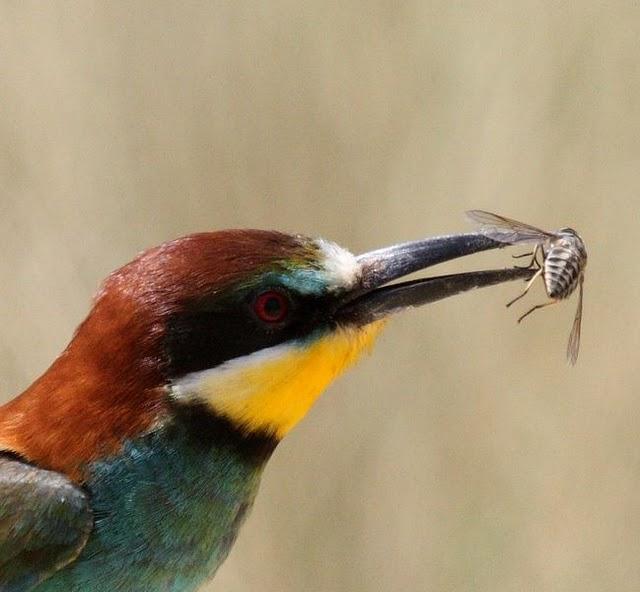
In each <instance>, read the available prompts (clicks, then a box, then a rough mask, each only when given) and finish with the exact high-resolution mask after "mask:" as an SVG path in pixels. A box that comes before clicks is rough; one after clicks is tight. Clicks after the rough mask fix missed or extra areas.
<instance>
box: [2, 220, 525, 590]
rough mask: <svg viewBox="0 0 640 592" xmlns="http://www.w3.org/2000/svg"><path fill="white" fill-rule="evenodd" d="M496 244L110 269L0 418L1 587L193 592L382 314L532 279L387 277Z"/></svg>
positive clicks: (210, 252)
mask: <svg viewBox="0 0 640 592" xmlns="http://www.w3.org/2000/svg"><path fill="white" fill-rule="evenodd" d="M499 246H501V245H500V244H499V243H496V242H493V241H492V240H490V239H488V238H485V237H484V236H482V235H481V234H463V235H452V236H445V237H440V238H432V239H425V240H422V241H416V242H412V243H406V244H402V245H397V246H393V247H389V248H386V249H380V250H378V251H374V252H371V253H367V254H364V255H361V256H359V257H356V256H354V255H352V254H351V253H350V252H348V251H346V250H345V249H343V248H341V247H339V246H337V245H335V244H333V243H330V242H327V241H324V240H316V239H310V238H306V237H303V236H293V235H287V234H282V233H279V232H268V231H259V230H239V231H223V232H212V233H203V234H195V235H191V236H187V237H185V238H181V239H178V240H174V241H171V242H167V243H165V244H163V245H161V246H159V247H156V248H153V249H150V250H148V251H146V252H144V253H142V254H141V255H139V256H138V257H137V258H136V259H134V260H133V261H132V262H131V263H129V264H127V265H125V266H124V267H122V268H121V269H119V270H117V271H115V272H114V273H113V274H111V275H110V276H109V277H108V278H107V279H106V281H105V282H104V283H103V285H102V288H101V289H100V291H99V292H98V294H97V296H96V298H95V300H94V303H93V307H92V309H91V311H90V312H89V315H88V316H87V318H86V319H85V321H84V322H83V323H82V324H81V325H80V327H79V328H78V329H77V331H76V333H75V335H74V336H73V338H72V340H71V342H70V344H69V345H68V346H67V348H66V349H65V350H64V352H63V353H62V355H61V356H60V357H59V358H58V359H57V360H56V361H55V362H54V363H53V364H52V366H51V367H50V368H49V369H48V370H47V371H46V372H45V373H44V374H43V375H42V376H41V377H40V378H39V379H38V380H36V381H35V382H34V383H33V384H32V385H31V386H30V387H29V388H28V389H27V390H26V391H25V392H24V393H22V394H21V395H20V396H18V397H17V398H15V399H14V400H12V401H10V402H9V403H7V404H6V405H4V406H3V407H1V408H0V451H1V452H0V590H2V591H4V592H24V591H37V592H143V591H153V592H155V591H174V592H183V591H187V590H195V589H196V588H197V587H198V586H199V585H200V584H202V582H204V581H205V580H206V579H208V578H210V577H211V576H212V575H213V574H214V573H215V571H216V569H217V568H218V566H219V565H220V564H221V562H222V561H223V560H224V559H225V557H226V556H227V554H228V552H229V549H230V548H231V546H232V544H233V542H234V540H235V538H236V535H237V533H238V529H239V528H240V525H241V524H242V522H243V521H244V519H245V517H246V515H247V512H248V510H249V509H250V508H251V505H252V503H253V500H254V497H255V495H256V491H257V489H258V483H259V481H260V476H261V473H262V470H263V467H264V465H265V463H266V461H267V460H268V459H269V457H270V455H271V453H272V452H273V450H274V448H275V447H276V445H277V444H278V442H279V441H280V440H281V439H282V438H283V437H284V436H285V435H286V434H287V432H289V430H291V428H293V426H295V425H296V424H297V423H298V422H299V421H300V419H301V418H302V417H303V416H304V415H305V414H306V413H307V411H308V410H309V408H310V407H311V406H312V404H313V403H314V401H315V400H316V399H317V397H318V396H319V395H320V393H321V392H322V391H323V389H324V388H325V387H326V386H327V385H328V384H329V383H330V382H331V381H332V380H333V379H334V378H336V376H338V375H339V374H340V373H341V372H342V371H343V370H344V369H345V368H347V367H348V366H349V365H351V364H352V363H353V362H354V361H355V360H356V359H357V357H358V356H359V354H360V353H361V352H362V351H363V350H366V349H368V348H369V347H370V346H371V344H372V343H373V341H374V339H375V337H376V335H377V334H378V333H379V331H380V329H381V328H382V326H383V323H384V321H385V319H386V318H387V317H388V316H389V315H390V314H392V313H395V312H397V311H399V310H401V309H404V308H407V307H411V306H417V305H420V304H424V303H427V302H432V301H434V300H438V299H440V298H445V297H447V296H450V295H453V294H456V293H459V292H462V291H465V290H469V289H471V288H476V287H481V286H488V285H492V284H497V283H499V282H503V281H508V280H513V279H518V278H527V277H530V275H531V273H532V272H531V270H520V269H508V270H495V271H482V272H475V273H465V274H458V275H450V276H442V277H435V278H425V279H419V280H413V281H405V282H403V283H396V284H391V285H389V282H391V281H393V280H396V279H398V278H400V277H402V276H405V275H407V274H409V273H412V272H414V271H417V270H420V269H423V268H426V267H428V266H431V265H434V264H436V263H440V262H443V261H446V260H449V259H453V258H455V257H460V256H463V255H468V254H471V253H474V252H477V251H482V250H486V249H491V248H496V247H499Z"/></svg>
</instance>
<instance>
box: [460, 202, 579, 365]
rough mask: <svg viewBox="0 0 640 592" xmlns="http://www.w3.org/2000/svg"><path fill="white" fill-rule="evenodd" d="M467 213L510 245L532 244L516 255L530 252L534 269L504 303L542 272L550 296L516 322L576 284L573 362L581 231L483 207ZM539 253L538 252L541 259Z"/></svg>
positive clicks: (575, 341) (575, 342)
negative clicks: (544, 225) (535, 222)
mask: <svg viewBox="0 0 640 592" xmlns="http://www.w3.org/2000/svg"><path fill="white" fill-rule="evenodd" d="M467 216H468V217H469V218H470V219H471V220H472V221H473V222H475V223H477V224H478V225H479V226H480V232H482V234H484V235H485V236H487V237H489V238H491V239H493V240H495V241H498V242H500V243H507V244H510V245H515V244H521V243H522V244H525V243H530V244H533V245H535V246H534V247H533V251H532V252H531V253H525V254H524V255H515V257H516V258H518V257H528V256H531V262H530V263H529V265H527V266H525V267H534V268H536V269H537V271H536V273H535V274H534V275H533V277H532V278H531V279H530V280H529V283H528V284H527V286H526V288H525V289H524V291H523V292H522V294H520V295H519V296H516V297H515V298H514V299H513V300H511V301H510V302H508V303H507V306H511V305H512V304H513V303H514V302H517V301H518V300H520V298H522V297H523V296H524V295H525V294H526V293H527V292H528V291H529V289H530V288H531V286H532V285H533V283H534V282H535V281H536V279H537V278H538V277H539V276H542V279H543V280H544V287H545V290H546V292H547V296H548V297H549V298H550V299H551V300H550V302H545V303H543V304H537V305H536V306H534V307H533V308H531V309H530V310H528V311H527V312H525V313H524V314H523V315H522V316H521V317H520V318H519V319H518V322H521V321H522V320H523V319H524V318H525V317H527V316H529V315H530V314H531V313H532V312H533V311H534V310H538V309H540V308H544V307H545V306H549V305H551V304H556V303H557V302H560V301H561V300H564V299H566V298H568V297H569V296H571V294H573V292H574V291H575V289H576V288H579V293H578V306H577V309H576V314H575V317H574V319H573V325H572V327H571V333H570V334H569V343H568V344H567V361H568V362H569V363H570V364H571V365H573V364H575V363H576V360H577V359H578V351H579V349H580V327H581V324H582V293H583V283H584V271H585V267H586V265H587V250H586V248H585V246H584V242H583V240H582V238H580V235H579V234H578V233H577V232H576V231H575V230H573V229H572V228H561V229H560V230H556V231H555V232H548V231H546V230H541V229H540V228H536V227H535V226H530V225H529V224H524V223H523V222H517V221H516V220H511V219H510V218H505V217H504V216H499V215H498V214H492V213H491V212H485V211H483V210H470V211H468V212H467ZM538 256H540V260H539V259H538Z"/></svg>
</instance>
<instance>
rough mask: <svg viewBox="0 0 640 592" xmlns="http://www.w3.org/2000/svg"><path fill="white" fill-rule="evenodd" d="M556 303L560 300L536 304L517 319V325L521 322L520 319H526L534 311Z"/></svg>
mask: <svg viewBox="0 0 640 592" xmlns="http://www.w3.org/2000/svg"><path fill="white" fill-rule="evenodd" d="M558 302H560V300H551V301H549V302H545V303H544V304H536V305H535V306H534V307H533V308H532V309H530V310H528V311H527V312H525V313H524V314H523V315H522V316H521V317H520V318H519V319H518V323H520V322H522V319H524V318H525V317H528V316H529V315H530V314H531V313H532V312H533V311H534V310H538V309H540V308H544V307H545V306H551V305H552V304H558Z"/></svg>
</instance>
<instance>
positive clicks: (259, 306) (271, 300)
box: [253, 290, 289, 324]
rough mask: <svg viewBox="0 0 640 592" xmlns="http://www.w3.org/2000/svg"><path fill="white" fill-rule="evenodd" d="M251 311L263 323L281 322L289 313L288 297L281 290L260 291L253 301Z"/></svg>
mask: <svg viewBox="0 0 640 592" xmlns="http://www.w3.org/2000/svg"><path fill="white" fill-rule="evenodd" d="M253 311H254V312H255V313H256V316H257V317H258V318H259V319H260V320H261V321H263V322H264V323H269V324H276V323H282V321H284V320H285V319H286V318H287V316H288V314H289V299H288V298H287V296H286V295H285V294H283V293H282V292H278V291H276V290H267V291H265V292H261V293H260V294H258V296H257V297H256V299H255V301H254V302H253Z"/></svg>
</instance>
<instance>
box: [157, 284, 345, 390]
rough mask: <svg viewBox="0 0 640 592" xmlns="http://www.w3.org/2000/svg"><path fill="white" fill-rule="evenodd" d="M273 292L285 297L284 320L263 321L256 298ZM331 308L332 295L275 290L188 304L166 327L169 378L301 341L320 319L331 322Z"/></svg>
mask: <svg viewBox="0 0 640 592" xmlns="http://www.w3.org/2000/svg"><path fill="white" fill-rule="evenodd" d="M272 289H273V290H275V291H278V292H282V293H284V295H285V296H286V297H287V300H286V302H287V314H286V318H284V319H283V320H278V321H276V320H273V321H269V320H268V321H265V320H264V319H262V318H260V316H259V315H258V313H257V312H256V310H255V305H256V302H257V298H258V297H259V296H260V295H261V294H264V293H265V292H268V291H270V290H272ZM265 304H267V303H266V302H265ZM335 307H336V302H335V298H333V297H330V296H324V297H317V296H306V295H300V294H291V293H290V292H288V291H286V290H284V289H283V290H281V289H279V288H277V287H274V288H270V287H268V288H262V289H259V290H255V289H254V290H252V291H247V292H245V293H244V294H241V293H227V294H226V295H216V296H212V297H210V298H207V299H204V300H202V301H199V302H195V303H190V304H187V305H186V306H184V307H183V309H182V311H180V312H178V313H176V314H174V315H173V316H172V317H171V318H170V319H169V320H168V323H167V326H166V331H165V339H164V341H165V351H166V355H167V359H168V372H167V374H168V377H170V378H177V377H179V376H184V375H185V374H188V373H190V372H198V371H200V370H206V369H209V368H214V367H216V366H219V365H220V364H222V363H224V362H226V361H228V360H232V359H234V358H238V357H241V356H246V355H249V354H250V353H253V352H255V351H258V350H261V349H265V348H268V347H273V346H275V345H278V344H280V343H284V342H285V341H290V340H295V339H300V338H303V337H305V336H307V335H309V334H310V333H311V332H312V331H314V330H317V329H318V328H321V327H322V325H323V319H324V320H325V322H326V323H327V324H330V323H331V322H332V321H331V314H332V311H333V310H335Z"/></svg>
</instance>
